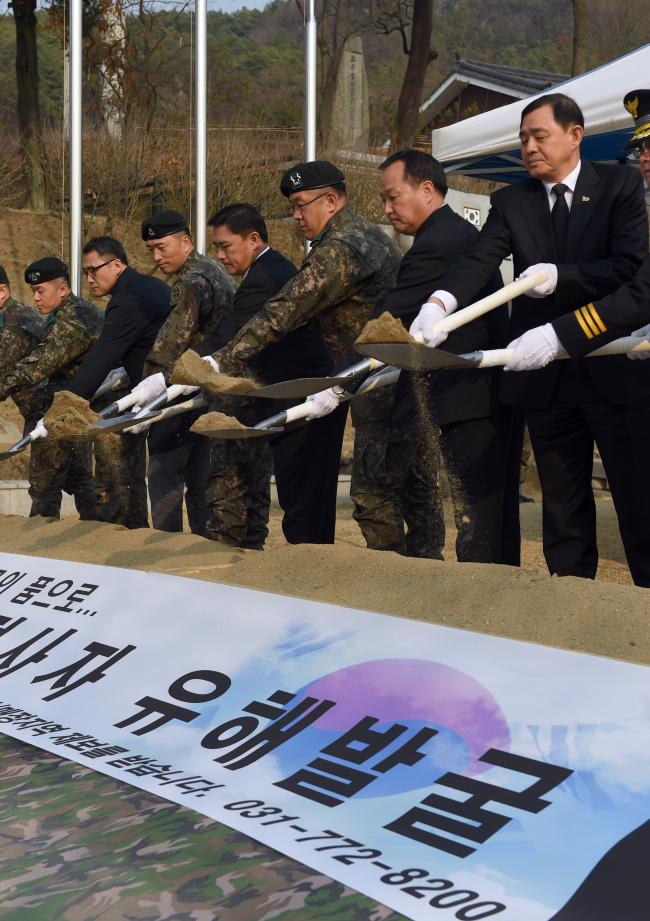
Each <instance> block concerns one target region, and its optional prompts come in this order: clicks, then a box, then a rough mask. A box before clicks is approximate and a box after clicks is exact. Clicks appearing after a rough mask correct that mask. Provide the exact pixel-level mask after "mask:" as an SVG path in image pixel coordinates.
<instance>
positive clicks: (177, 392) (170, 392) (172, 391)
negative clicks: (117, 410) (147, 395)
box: [132, 384, 201, 415]
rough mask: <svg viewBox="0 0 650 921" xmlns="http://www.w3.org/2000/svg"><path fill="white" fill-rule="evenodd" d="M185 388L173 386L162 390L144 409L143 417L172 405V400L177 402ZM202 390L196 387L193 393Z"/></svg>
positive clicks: (183, 386) (180, 385)
mask: <svg viewBox="0 0 650 921" xmlns="http://www.w3.org/2000/svg"><path fill="white" fill-rule="evenodd" d="M185 388H186V385H185V384H172V385H171V387H167V388H166V389H165V390H161V392H160V393H159V394H158V395H157V396H155V397H154V398H153V400H149V402H148V403H146V404H145V405H144V406H143V407H142V409H141V413H142V415H144V414H145V413H150V412H153V410H154V409H161V408H162V407H163V406H165V405H166V404H167V403H171V401H172V400H175V399H176V397H180V396H181V394H183V393H184V392H185ZM200 389H201V388H200V387H194V388H193V389H192V391H191V393H196V392H197V391H198V390H200ZM132 405H133V404H132Z"/></svg>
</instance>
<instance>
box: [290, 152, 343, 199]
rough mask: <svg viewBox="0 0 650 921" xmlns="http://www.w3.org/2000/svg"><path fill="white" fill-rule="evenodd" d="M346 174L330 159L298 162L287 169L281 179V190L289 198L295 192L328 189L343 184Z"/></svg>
mask: <svg viewBox="0 0 650 921" xmlns="http://www.w3.org/2000/svg"><path fill="white" fill-rule="evenodd" d="M344 182H345V176H344V175H343V173H342V172H341V170H340V169H339V168H338V167H337V166H334V164H333V163H330V161H329V160H310V161H309V162H307V163H296V165H295V166H292V167H291V168H290V169H288V170H287V171H286V173H285V174H284V175H283V176H282V179H281V180H280V191H281V192H282V194H283V195H284V196H285V197H286V198H288V197H289V196H290V195H292V194H293V193H294V192H307V191H309V190H310V189H326V188H327V187H328V186H338V185H343V184H344Z"/></svg>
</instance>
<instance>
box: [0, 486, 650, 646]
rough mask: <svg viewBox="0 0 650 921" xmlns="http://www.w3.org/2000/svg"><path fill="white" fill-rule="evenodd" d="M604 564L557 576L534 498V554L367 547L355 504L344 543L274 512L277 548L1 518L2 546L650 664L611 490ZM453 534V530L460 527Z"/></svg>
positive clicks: (641, 606) (643, 601)
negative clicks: (515, 562)
mask: <svg viewBox="0 0 650 921" xmlns="http://www.w3.org/2000/svg"><path fill="white" fill-rule="evenodd" d="M598 509H599V513H600V514H599V521H600V537H601V550H602V556H603V564H602V566H601V570H600V572H599V578H598V579H597V580H596V581H595V582H591V581H588V580H584V579H575V578H567V579H558V578H555V577H554V578H551V577H550V576H549V575H548V574H547V573H546V571H545V567H544V564H543V561H542V555H541V547H540V543H539V535H540V509H539V504H538V503H534V504H528V505H524V506H522V520H523V523H524V565H523V567H522V568H521V569H516V568H513V567H508V566H491V565H490V566H487V565H479V564H468V563H464V564H459V563H456V562H455V561H454V557H453V551H452V550H451V547H450V549H449V552H448V555H447V560H446V561H445V562H438V561H434V560H415V559H408V558H405V557H401V556H399V555H397V554H395V553H379V552H376V551H371V550H366V549H363V547H362V541H361V538H360V536H359V534H358V532H357V530H356V525H355V524H354V522H353V521H352V520H351V518H350V507H349V506H344V507H340V510H339V511H340V514H339V527H338V535H337V542H336V544H335V545H334V546H329V547H328V546H310V545H299V546H288V545H287V544H286V543H285V542H284V539H283V537H282V535H281V532H280V529H279V515H278V514H274V516H273V521H272V531H271V535H270V537H269V541H268V546H267V549H266V550H264V551H263V552H256V551H249V550H236V549H233V548H231V547H226V546H225V545H222V544H218V543H214V542H212V541H208V540H205V539H203V538H200V537H195V536H194V535H192V534H166V533H163V532H159V531H152V530H140V531H127V530H126V529H125V528H122V527H120V526H118V525H107V524H100V523H98V522H81V521H79V520H77V519H76V518H69V519H64V520H62V521H58V522H56V521H49V520H46V519H25V518H19V517H15V516H7V517H4V518H1V519H0V551H5V552H10V553H25V554H32V555H36V556H41V557H50V558H54V559H66V560H77V561H79V562H84V563H99V564H103V565H108V566H118V567H125V568H132V569H142V570H150V571H158V572H165V573H169V574H173V575H178V576H185V577H188V578H195V579H202V580H207V581H216V582H225V583H228V584H233V585H242V586H245V587H248V588H253V589H259V590H262V591H270V592H275V593H278V594H286V595H295V596H298V597H303V598H313V599H315V600H320V601H328V602H331V603H335V604H343V605H346V606H350V607H356V608H361V609H364V610H373V611H381V612H384V613H386V614H394V615H397V616H404V617H411V618H416V619H421V620H425V621H429V622H431V623H439V624H446V625H448V626H455V627H461V628H465V629H470V630H476V631H479V632H483V633H493V634H496V635H500V636H509V637H512V638H514V639H522V640H529V641H532V642H538V643H544V644H548V645H552V646H558V647H562V648H565V649H576V650H579V651H581V652H593V653H596V654H601V655H608V656H613V657H616V658H623V659H628V660H630V661H636V662H643V663H648V664H650V631H648V627H647V624H648V616H649V614H650V595H649V594H648V592H647V590H644V589H639V588H635V587H634V586H631V585H629V584H624V583H629V577H628V576H627V573H626V571H625V564H624V562H623V555H622V550H621V547H620V541H619V540H618V538H617V536H616V528H615V521H614V519H615V516H614V513H613V508H612V505H611V500H609V499H602V500H600V501H599V503H598ZM448 536H449V542H450V544H451V543H452V542H453V537H454V534H453V531H452V530H451V528H450V529H449V535H448Z"/></svg>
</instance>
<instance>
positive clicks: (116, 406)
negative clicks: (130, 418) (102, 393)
mask: <svg viewBox="0 0 650 921" xmlns="http://www.w3.org/2000/svg"><path fill="white" fill-rule="evenodd" d="M137 402H138V398H137V397H136V396H134V395H133V394H132V393H127V394H126V396H123V397H120V399H119V400H115V402H114V403H111V404H110V405H109V406H105V407H104V409H102V410H101V412H100V413H98V415H99V418H100V419H108V417H109V416H112V415H114V414H115V413H123V412H124V410H125V409H131V407H132V406H135V404H136V403H137Z"/></svg>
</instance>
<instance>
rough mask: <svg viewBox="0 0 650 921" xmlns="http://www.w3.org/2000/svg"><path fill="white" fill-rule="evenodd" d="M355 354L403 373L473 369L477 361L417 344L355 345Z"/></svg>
mask: <svg viewBox="0 0 650 921" xmlns="http://www.w3.org/2000/svg"><path fill="white" fill-rule="evenodd" d="M355 349H356V350H357V352H361V353H362V354H363V355H368V356H369V357H370V358H376V359H378V360H379V361H383V362H384V364H387V365H393V366H394V367H396V368H403V369H404V370H405V371H441V370H443V369H445V368H473V367H475V366H476V365H477V364H478V362H479V359H478V358H477V359H470V358H463V357H462V356H461V355H454V354H453V353H452V352H445V351H444V350H443V349H431V348H429V346H428V345H422V344H421V343H419V342H414V343H410V342H367V343H363V344H362V345H355Z"/></svg>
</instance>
